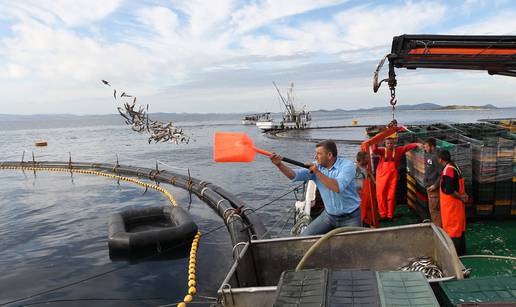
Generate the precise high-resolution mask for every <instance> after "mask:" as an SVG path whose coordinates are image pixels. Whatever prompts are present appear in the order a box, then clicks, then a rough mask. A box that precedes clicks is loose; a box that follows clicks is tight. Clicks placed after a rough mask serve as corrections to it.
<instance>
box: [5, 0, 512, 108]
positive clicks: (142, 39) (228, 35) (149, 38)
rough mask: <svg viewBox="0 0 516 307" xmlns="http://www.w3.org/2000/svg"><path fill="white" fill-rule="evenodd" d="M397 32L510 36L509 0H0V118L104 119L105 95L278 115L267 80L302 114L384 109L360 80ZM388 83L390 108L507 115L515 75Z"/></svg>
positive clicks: (421, 73) (426, 74) (406, 74)
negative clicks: (475, 109)
mask: <svg viewBox="0 0 516 307" xmlns="http://www.w3.org/2000/svg"><path fill="white" fill-rule="evenodd" d="M401 34H491V35H516V2H515V1H510V0H507V1H496V0H491V1H487V0H486V1H482V0H467V1H364V0H357V1H353V0H349V1H345V0H344V1H340V0H269V1H260V0H255V1H233V0H213V1H207V0H205V1H197V0H189V1H182V0H169V1H123V0H102V1H94V0H74V1H72V0H48V1H47V0H34V1H31V0H20V1H11V0H0V95H1V100H0V107H1V110H0V113H3V114H49V113H67V114H79V115H82V114H110V113H115V112H116V107H117V106H120V105H121V104H122V103H123V102H125V101H124V100H123V99H121V98H118V99H117V100H115V99H113V88H116V89H117V90H118V91H119V92H118V93H120V92H127V93H129V94H130V95H134V96H137V104H149V111H150V112H189V113H212V112H215V113H233V112H238V113H240V112H266V111H273V112H278V111H281V105H280V103H279V101H278V95H277V93H276V91H275V89H274V87H273V85H272V82H273V81H275V82H276V83H277V84H278V85H279V87H280V88H281V89H282V90H286V88H288V87H289V85H290V83H292V82H293V83H294V91H295V101H296V104H297V105H298V107H301V106H303V105H306V107H307V108H308V109H310V110H317V109H327V110H328V109H337V108H340V109H357V108H367V107H378V106H388V103H389V94H388V90H387V88H385V87H384V88H382V89H380V91H379V92H378V93H373V90H372V74H373V71H374V70H375V68H376V65H377V63H378V62H379V61H380V59H381V58H382V57H383V56H385V55H386V54H387V53H388V52H389V51H390V46H391V43H392V37H393V36H397V35H401ZM386 74H387V71H386V69H384V70H382V72H381V75H382V76H386ZM397 76H398V87H397V94H398V103H399V104H414V103H425V102H432V103H439V104H442V105H449V104H465V105H483V104H488V103H490V104H494V105H496V106H498V107H512V106H516V91H515V90H514V89H515V88H516V78H511V77H503V76H489V75H488V74H487V73H486V72H483V71H465V72H462V71H449V70H429V69H426V70H423V69H418V70H416V71H412V70H411V71H409V70H406V69H400V70H398V71H397ZM102 79H104V80H108V81H109V82H110V84H111V86H112V87H111V88H110V87H108V86H105V85H103V84H102V83H101V82H100V80H102Z"/></svg>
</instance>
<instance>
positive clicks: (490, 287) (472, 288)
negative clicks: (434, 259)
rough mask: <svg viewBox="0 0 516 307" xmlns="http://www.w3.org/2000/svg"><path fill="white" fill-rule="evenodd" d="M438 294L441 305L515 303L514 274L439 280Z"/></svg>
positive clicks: (515, 278)
mask: <svg viewBox="0 0 516 307" xmlns="http://www.w3.org/2000/svg"><path fill="white" fill-rule="evenodd" d="M438 295H439V301H440V302H441V303H442V305H443V306H456V305H459V304H466V303H492V302H513V303H514V304H515V305H516V276H498V277H482V278H472V279H464V280H450V281H446V282H440V283H439V289H438Z"/></svg>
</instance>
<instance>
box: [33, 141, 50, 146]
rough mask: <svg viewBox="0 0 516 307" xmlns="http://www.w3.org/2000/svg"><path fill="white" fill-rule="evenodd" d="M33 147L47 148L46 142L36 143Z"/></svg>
mask: <svg viewBox="0 0 516 307" xmlns="http://www.w3.org/2000/svg"><path fill="white" fill-rule="evenodd" d="M34 145H36V147H44V146H47V145H48V144H47V141H37V142H36V143H34Z"/></svg>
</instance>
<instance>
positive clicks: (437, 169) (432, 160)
mask: <svg viewBox="0 0 516 307" xmlns="http://www.w3.org/2000/svg"><path fill="white" fill-rule="evenodd" d="M438 158H439V151H438V150H437V149H436V150H434V152H432V153H425V179H424V184H425V188H428V187H430V186H431V185H435V187H439V180H440V178H441V171H442V166H441V165H440V164H439V162H438Z"/></svg>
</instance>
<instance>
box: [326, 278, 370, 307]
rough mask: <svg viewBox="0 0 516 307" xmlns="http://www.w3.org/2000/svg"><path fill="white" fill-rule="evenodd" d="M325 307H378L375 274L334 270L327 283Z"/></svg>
mask: <svg viewBox="0 0 516 307" xmlns="http://www.w3.org/2000/svg"><path fill="white" fill-rule="evenodd" d="M327 303H328V304H327V306H331V307H337V306H380V297H379V295H378V282H377V280H376V274H375V273H374V272H373V271H370V270H334V271H331V272H330V275H329V281H328V298H327Z"/></svg>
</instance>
